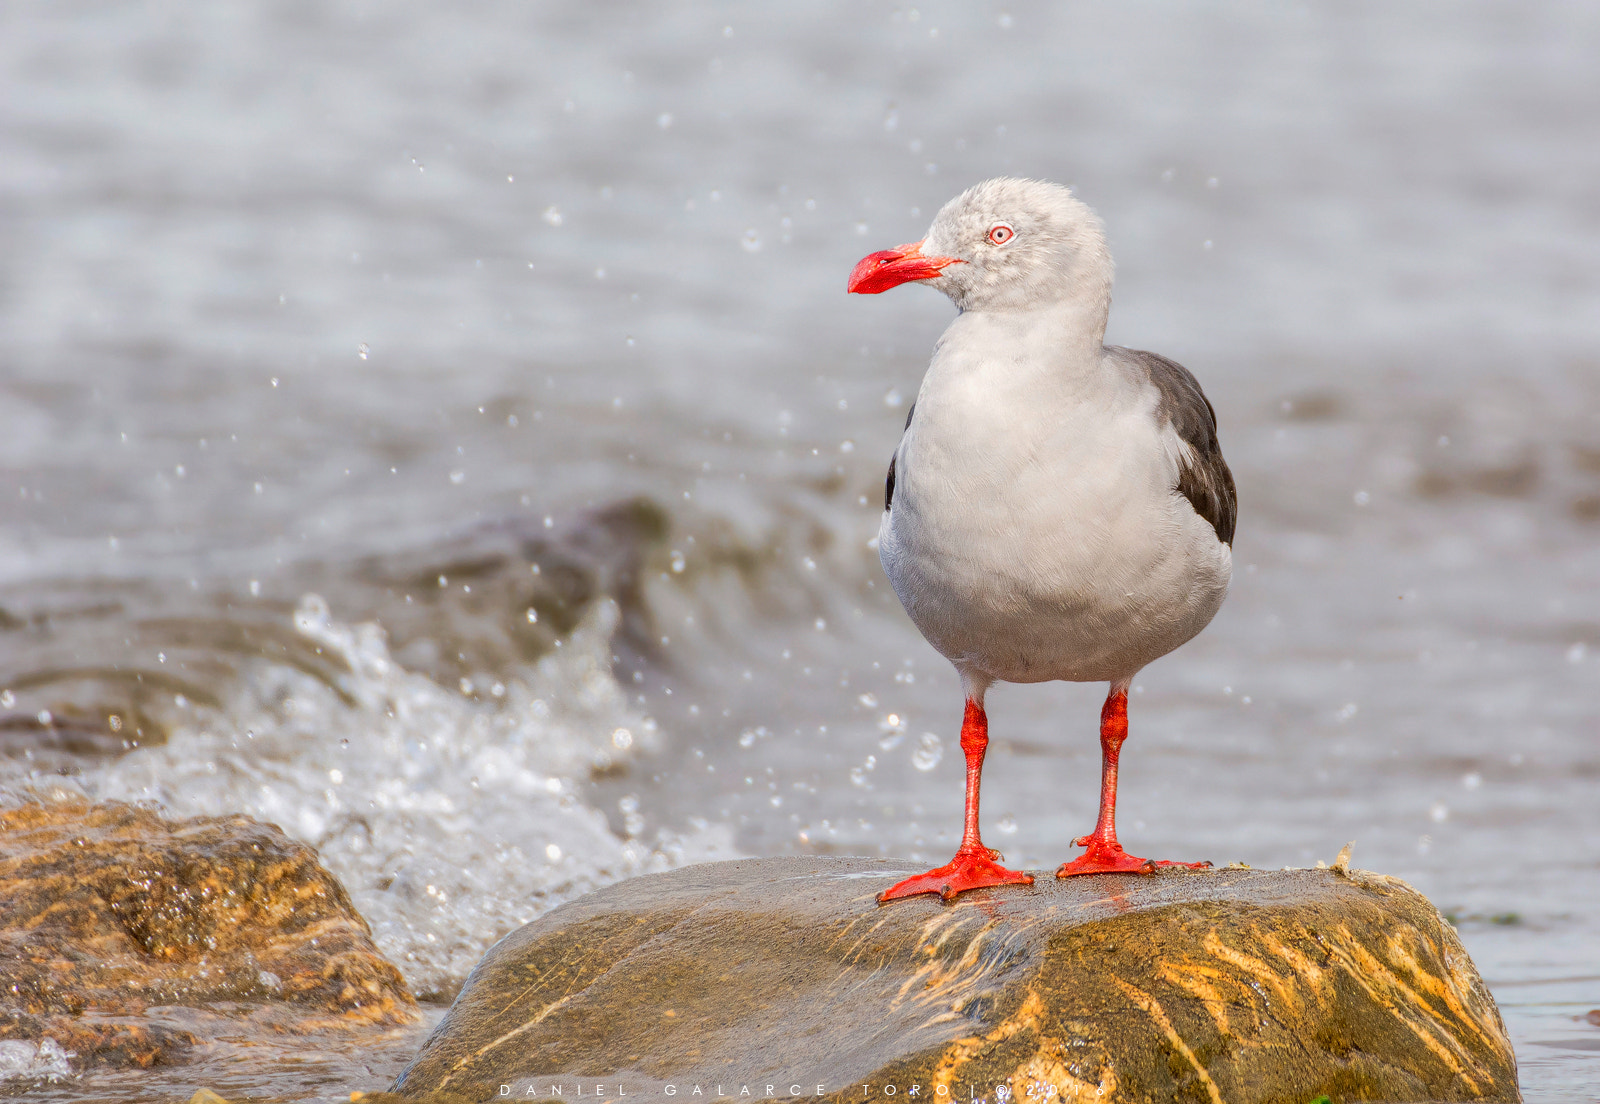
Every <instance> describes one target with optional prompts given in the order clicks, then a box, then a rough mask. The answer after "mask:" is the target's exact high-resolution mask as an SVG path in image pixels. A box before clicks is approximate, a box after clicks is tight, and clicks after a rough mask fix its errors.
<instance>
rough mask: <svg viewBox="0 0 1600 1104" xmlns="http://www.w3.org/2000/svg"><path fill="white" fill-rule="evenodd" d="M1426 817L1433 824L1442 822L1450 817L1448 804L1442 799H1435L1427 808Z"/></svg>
mask: <svg viewBox="0 0 1600 1104" xmlns="http://www.w3.org/2000/svg"><path fill="white" fill-rule="evenodd" d="M1428 819H1430V820H1432V821H1433V822H1434V823H1435V824H1443V823H1444V822H1445V821H1447V820H1449V819H1450V806H1448V805H1446V804H1445V803H1444V802H1442V801H1435V802H1434V803H1433V805H1432V806H1431V807H1430V808H1429V809H1428Z"/></svg>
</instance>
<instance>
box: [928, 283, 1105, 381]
mask: <svg viewBox="0 0 1600 1104" xmlns="http://www.w3.org/2000/svg"><path fill="white" fill-rule="evenodd" d="M1109 307H1110V296H1109V292H1108V294H1106V295H1105V296H1102V297H1095V298H1089V297H1083V296H1075V297H1073V298H1071V299H1064V300H1058V301H1056V302H1052V303H1045V304H1040V305H1037V306H1033V307H1029V308H1027V309H1023V310H968V311H964V312H962V314H961V315H960V316H959V317H957V318H956V320H955V321H954V322H952V323H951V324H950V328H949V329H948V330H947V331H946V332H945V336H944V338H943V339H941V342H940V345H941V346H942V347H947V346H951V345H959V346H962V347H964V351H965V352H967V353H969V354H971V353H978V354H980V355H982V356H983V358H984V359H986V360H989V361H991V362H995V363H1001V362H1004V363H1006V364H1008V365H1009V366H1010V367H1009V370H1008V374H1012V375H1029V374H1032V373H1035V372H1037V373H1042V374H1047V375H1051V376H1055V377H1058V378H1059V377H1062V376H1073V375H1078V374H1087V373H1093V372H1096V371H1098V368H1099V365H1100V358H1101V354H1102V351H1103V350H1104V348H1105V334H1106V315H1107V313H1108V310H1109Z"/></svg>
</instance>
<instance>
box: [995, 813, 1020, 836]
mask: <svg viewBox="0 0 1600 1104" xmlns="http://www.w3.org/2000/svg"><path fill="white" fill-rule="evenodd" d="M995 827H996V828H998V829H1000V832H1001V834H1002V835H1007V836H1014V835H1016V834H1017V818H1016V817H1014V816H1012V815H1011V814H1010V813H1007V814H1006V815H1005V816H1003V817H1001V818H1000V821H999V823H998V824H996V825H995Z"/></svg>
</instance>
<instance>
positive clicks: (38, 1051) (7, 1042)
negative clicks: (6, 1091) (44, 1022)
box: [0, 1037, 75, 1084]
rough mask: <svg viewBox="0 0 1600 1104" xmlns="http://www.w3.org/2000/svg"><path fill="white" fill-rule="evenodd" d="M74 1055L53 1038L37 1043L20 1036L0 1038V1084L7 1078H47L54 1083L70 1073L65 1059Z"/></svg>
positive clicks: (28, 1079) (69, 1066) (16, 1079)
mask: <svg viewBox="0 0 1600 1104" xmlns="http://www.w3.org/2000/svg"><path fill="white" fill-rule="evenodd" d="M73 1057H75V1055H73V1054H70V1053H68V1052H67V1051H65V1050H63V1049H61V1044H60V1043H58V1042H56V1041H55V1040H54V1039H51V1038H48V1037H47V1038H45V1039H42V1040H40V1041H39V1042H38V1043H31V1042H28V1041H26V1040H23V1039H4V1040H0V1084H4V1083H5V1082H7V1081H46V1082H49V1083H51V1084H55V1083H56V1082H58V1081H65V1080H66V1079H67V1078H69V1077H71V1076H72V1065H71V1063H70V1062H69V1061H68V1059H69V1058H73Z"/></svg>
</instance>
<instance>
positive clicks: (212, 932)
mask: <svg viewBox="0 0 1600 1104" xmlns="http://www.w3.org/2000/svg"><path fill="white" fill-rule="evenodd" d="M167 1005H187V1006H201V1005H204V1006H205V1007H206V1008H207V1009H209V1010H211V1011H212V1012H215V1011H216V1010H217V1009H218V1008H225V1007H229V1006H232V1007H235V1008H237V1009H238V1010H239V1011H240V1012H241V1014H244V1013H249V1012H251V1011H252V1010H259V1009H262V1008H263V1006H268V1007H267V1008H266V1011H265V1012H264V1019H265V1020H266V1021H269V1022H270V1025H271V1029H272V1030H275V1031H298V1030H316V1029H322V1028H328V1027H337V1026H356V1025H368V1024H401V1023H409V1022H412V1021H413V1020H415V1019H416V1017H417V1011H416V1002H415V1001H414V1000H413V999H412V996H411V993H410V991H409V990H408V989H407V988H406V984H405V980H404V979H403V978H402V977H401V976H400V972H399V970H397V969H395V967H394V966H393V965H392V964H391V963H390V962H389V961H388V960H387V959H386V958H384V957H383V955H382V954H380V953H379V952H378V949H377V948H376V947H375V946H374V945H373V943H372V937H371V932H370V930H369V929H368V928H367V924H366V921H364V920H363V919H362V918H361V916H360V915H359V914H358V913H357V912H356V910H355V908H354V907H353V906H352V905H351V903H350V898H349V896H348V895H347V894H346V893H345V891H344V887H343V886H341V885H340V884H339V882H338V881H337V880H336V879H335V878H334V877H333V875H332V874H329V873H328V872H327V871H326V870H324V869H323V868H322V866H321V865H320V864H319V863H318V861H317V854H316V852H315V851H314V850H312V849H311V848H310V847H307V846H306V845H305V844H302V843H297V842H296V841H294V840H291V839H290V838H289V837H288V836H285V835H284V834H283V833H282V832H281V831H279V830H278V829H277V828H276V827H274V826H272V825H269V824H261V823H259V822H257V821H254V820H251V819H250V818H248V817H243V816H235V817H196V818H194V819H191V820H178V821H173V820H167V819H165V818H163V817H161V816H160V815H159V814H157V813H155V812H153V811H151V810H149V809H145V808H140V807H137V806H133V805H126V804H121V803H117V802H108V803H105V804H99V805H89V804H87V803H61V804H48V805H44V804H30V805H23V806H21V807H17V808H12V809H7V810H4V811H0V1040H4V1039H20V1040H32V1041H40V1040H43V1039H47V1038H48V1039H54V1040H55V1041H56V1043H58V1044H60V1046H61V1047H62V1048H64V1049H65V1050H66V1051H68V1052H70V1053H72V1054H74V1055H76V1059H75V1065H77V1066H83V1065H117V1066H129V1065H131V1066H141V1067H147V1066H150V1065H153V1064H157V1063H165V1062H171V1061H174V1060H181V1059H182V1058H183V1057H184V1055H185V1053H186V1051H187V1050H188V1049H189V1048H190V1047H191V1046H193V1045H194V1044H195V1043H196V1042H198V1041H199V1039H198V1038H197V1037H196V1035H195V1034H194V1033H193V1032H192V1031H189V1030H187V1029H186V1028H185V1027H184V1026H182V1020H181V1018H180V1019H178V1020H176V1021H175V1020H174V1019H173V1018H172V1017H154V1016H152V1015H149V1014H147V1012H148V1010H150V1009H152V1008H153V1007H155V1006H167Z"/></svg>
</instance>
